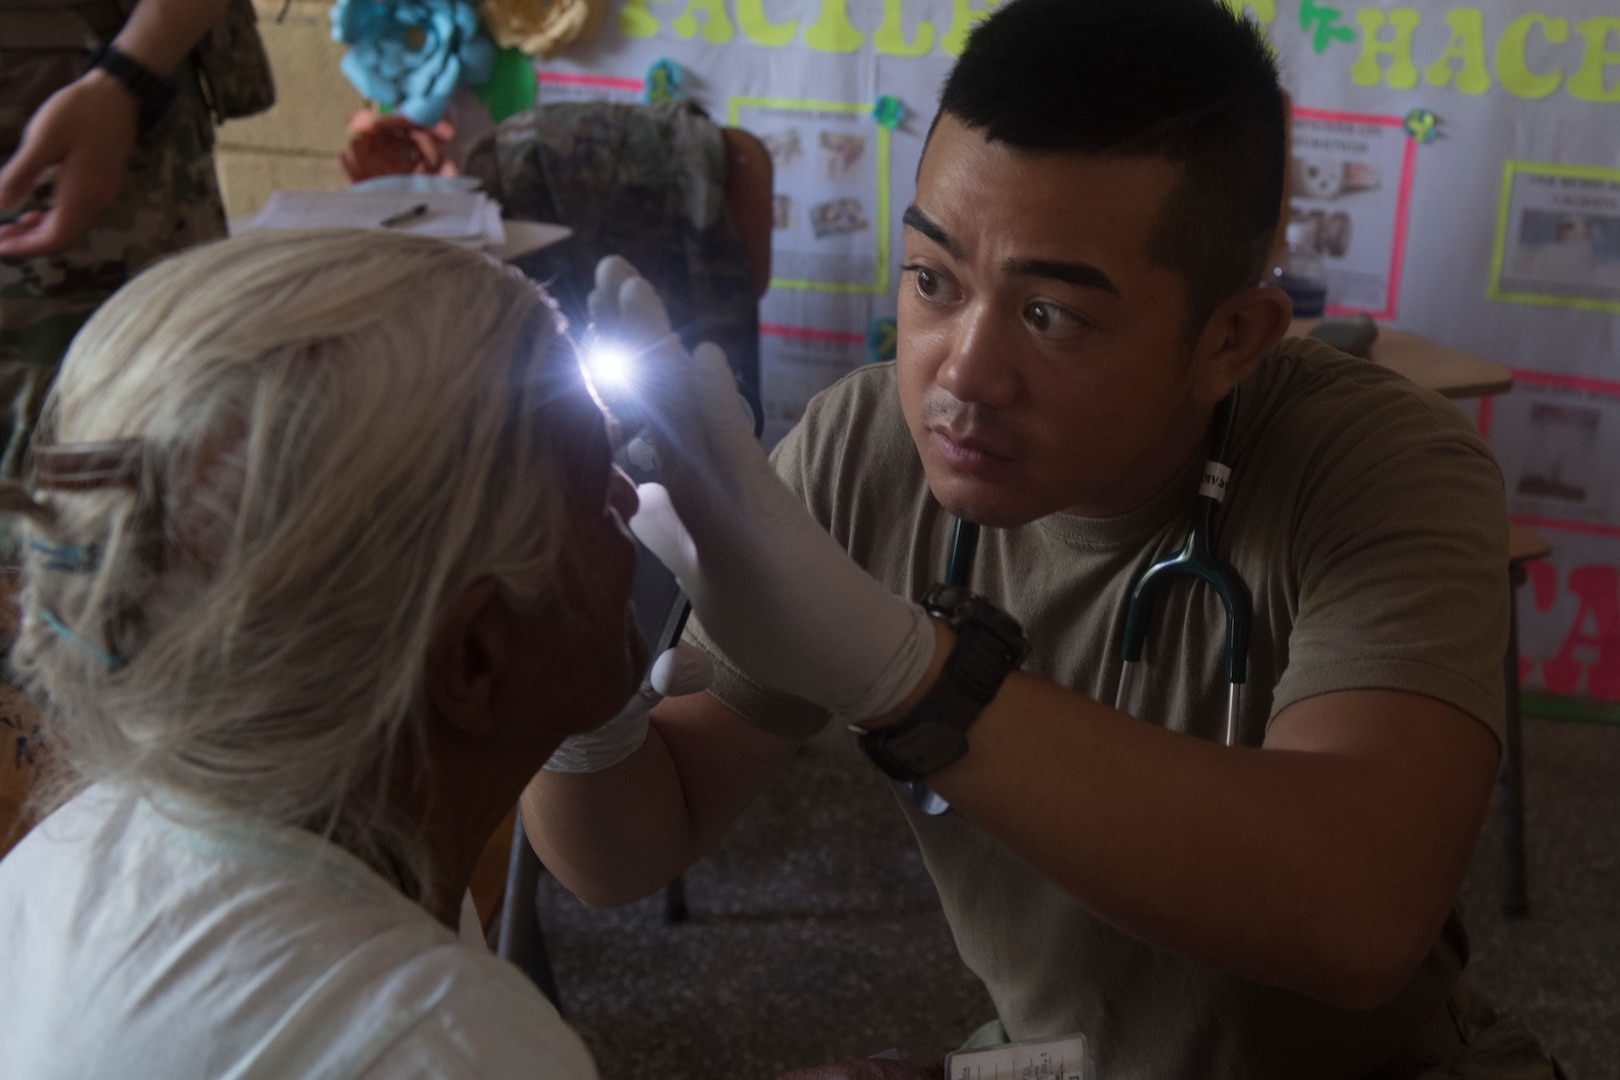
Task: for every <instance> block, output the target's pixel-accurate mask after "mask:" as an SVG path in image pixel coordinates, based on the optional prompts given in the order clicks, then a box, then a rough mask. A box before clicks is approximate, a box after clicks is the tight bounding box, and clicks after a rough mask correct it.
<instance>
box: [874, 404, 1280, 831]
mask: <svg viewBox="0 0 1620 1080" xmlns="http://www.w3.org/2000/svg"><path fill="white" fill-rule="evenodd" d="M1237 402H1238V392H1237V388H1236V387H1233V389H1232V391H1231V392H1230V393H1229V394H1227V395H1226V397H1225V398H1223V399H1222V400H1221V403H1220V404H1219V405H1217V406H1216V409H1215V417H1214V422H1213V424H1212V425H1211V427H1212V428H1213V430H1214V431H1215V432H1216V437H1215V442H1214V445H1213V447H1212V448H1211V453H1210V456H1209V459H1208V460H1207V461H1205V462H1204V475H1203V479H1202V480H1201V481H1200V482H1199V485H1198V496H1197V498H1196V499H1195V500H1194V503H1193V511H1192V524H1191V525H1190V527H1189V528H1188V529H1187V539H1186V541H1185V542H1184V543H1183V544H1182V545H1181V550H1180V551H1178V552H1177V553H1176V554H1174V555H1172V556H1170V557H1169V558H1166V559H1161V560H1159V561H1158V562H1156V563H1154V564H1153V565H1151V566H1149V567H1148V568H1147V569H1145V570H1143V571H1141V572H1140V573H1138V574H1137V575H1136V577H1135V578H1134V579H1133V580H1132V581H1131V584H1130V600H1129V603H1128V604H1127V605H1126V608H1125V627H1124V630H1123V632H1122V633H1121V635H1120V646H1119V652H1120V673H1119V687H1118V689H1117V690H1116V691H1115V694H1114V708H1116V709H1118V710H1120V711H1121V712H1128V711H1129V709H1128V708H1127V706H1128V704H1129V702H1130V698H1131V692H1132V691H1133V690H1134V688H1135V683H1136V674H1137V671H1138V668H1139V667H1141V666H1142V650H1143V648H1144V647H1145V646H1146V645H1147V635H1148V627H1149V624H1150V623H1151V622H1152V619H1153V607H1154V603H1155V602H1156V601H1157V600H1158V598H1159V595H1160V594H1161V593H1163V592H1164V590H1165V589H1166V587H1168V586H1169V585H1170V584H1171V583H1172V582H1174V581H1175V580H1176V579H1178V578H1185V577H1190V578H1194V579H1195V580H1197V581H1201V582H1203V583H1204V584H1206V585H1208V586H1209V587H1210V588H1211V589H1213V590H1214V591H1215V595H1216V596H1218V597H1220V600H1221V606H1222V607H1223V608H1225V609H1226V645H1225V650H1224V654H1223V658H1224V661H1225V667H1226V684H1227V688H1226V728H1225V731H1224V741H1225V743H1226V745H1227V746H1235V745H1237V725H1238V708H1239V705H1240V703H1241V696H1242V687H1243V683H1244V682H1245V681H1246V680H1247V678H1248V673H1249V629H1250V623H1251V621H1252V617H1253V616H1252V608H1251V603H1250V599H1249V587H1248V585H1246V584H1245V583H1244V581H1243V576H1242V575H1241V574H1239V573H1238V572H1237V571H1236V570H1235V569H1233V567H1232V566H1231V565H1230V564H1229V563H1227V562H1225V561H1223V560H1222V559H1221V558H1220V556H1218V555H1216V554H1215V541H1214V528H1215V526H1214V518H1215V508H1216V507H1217V506H1219V505H1220V504H1221V503H1222V502H1224V501H1225V499H1226V490H1227V487H1228V486H1229V485H1230V483H1231V480H1232V468H1231V466H1230V465H1228V464H1227V463H1226V459H1227V456H1228V454H1229V452H1230V450H1231V442H1232V427H1233V425H1234V423H1235V420H1236V417H1237ZM978 550H979V526H978V525H976V524H974V523H973V522H971V521H963V520H962V519H961V518H957V519H956V524H955V526H954V527H953V528H952V530H951V545H950V550H949V552H948V554H947V556H946V560H945V582H946V584H948V585H959V586H961V587H963V588H967V587H968V579H969V578H970V577H972V576H973V560H974V557H975V556H976V555H977V554H978ZM904 786H905V788H906V789H907V791H908V792H909V793H910V795H911V799H912V801H913V802H914V803H916V805H917V807H918V809H920V810H921V811H922V812H923V813H925V814H930V815H939V814H943V813H945V812H946V811H947V810H949V809H950V804H949V803H947V802H946V801H945V800H944V799H942V798H941V797H940V796H939V795H937V794H935V793H934V792H933V791H930V790H929V789H928V787H927V785H925V784H924V783H923V782H922V781H920V780H913V781H910V782H908V783H906V784H905V785H904Z"/></svg>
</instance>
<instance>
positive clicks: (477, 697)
mask: <svg viewBox="0 0 1620 1080" xmlns="http://www.w3.org/2000/svg"><path fill="white" fill-rule="evenodd" d="M511 629H512V628H511V612H510V611H509V610H508V608H507V606H506V603H505V601H504V600H502V599H501V595H500V590H499V588H498V586H497V585H496V583H495V580H494V579H493V578H479V579H478V580H476V581H474V582H473V583H472V584H470V585H468V586H467V588H466V589H465V590H463V592H462V594H461V596H460V597H458V598H457V599H456V602H455V603H454V604H452V605H450V610H449V611H448V612H447V613H446V614H445V616H444V619H443V621H442V622H440V624H439V628H438V630H437V631H436V632H435V633H434V635H433V640H432V642H431V643H430V644H429V645H428V652H427V663H426V671H425V681H426V690H427V699H428V704H429V706H430V707H431V708H432V710H433V712H434V714H435V715H437V716H438V717H439V718H440V719H442V720H444V721H445V722H447V723H449V724H450V726H452V727H454V728H457V729H459V730H460V731H462V732H463V733H465V734H467V735H473V736H483V735H487V734H489V733H490V731H491V730H492V729H493V728H494V726H495V716H494V702H495V695H496V687H497V685H498V684H499V683H500V681H501V679H502V677H503V676H504V674H505V672H506V668H507V665H508V663H509V662H510V659H511V653H510V648H509V643H510V641H511Z"/></svg>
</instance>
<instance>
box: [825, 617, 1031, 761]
mask: <svg viewBox="0 0 1620 1080" xmlns="http://www.w3.org/2000/svg"><path fill="white" fill-rule="evenodd" d="M922 606H923V610H925V611H927V612H928V614H929V615H932V616H934V617H935V618H939V619H943V620H944V621H945V622H946V623H947V624H948V625H949V626H950V627H951V629H952V630H954V631H955V632H956V644H955V645H954V646H953V647H952V649H951V655H950V656H949V657H947V658H946V661H945V666H944V669H943V670H942V671H941V672H940V674H939V677H938V678H937V679H936V680H935V681H934V685H933V686H931V687H929V688H928V691H927V693H925V694H924V695H923V697H922V699H921V700H920V701H918V702H917V704H916V705H915V706H913V707H912V709H911V711H910V712H908V713H907V714H906V715H905V716H904V717H902V718H901V719H900V720H898V721H896V722H895V723H893V724H890V725H888V726H886V727H882V728H878V729H877V730H876V731H866V730H865V729H863V728H860V727H858V726H856V727H855V728H854V730H855V731H856V732H857V733H859V734H860V736H861V747H862V749H864V750H865V751H866V755H867V757H869V758H871V759H872V761H873V763H874V764H876V765H877V766H878V768H880V769H882V770H883V771H884V772H885V773H887V774H888V775H890V776H892V777H894V778H895V779H896V780H904V781H913V780H920V779H921V778H923V777H925V776H927V775H929V774H930V773H934V772H938V771H939V770H940V769H943V768H944V767H945V766H947V765H950V764H952V763H953V762H955V761H957V760H958V759H960V758H961V757H962V756H963V755H964V754H966V753H967V750H968V741H967V730H968V728H969V727H971V726H972V725H973V722H974V721H975V720H977V719H978V718H979V713H980V712H982V711H983V710H984V707H985V706H986V705H988V704H990V702H991V701H993V700H994V699H995V696H996V694H997V693H998V692H999V691H1000V689H1001V684H1002V682H1003V681H1004V680H1005V679H1006V677H1007V675H1008V673H1010V672H1012V671H1014V670H1016V669H1017V668H1018V667H1019V665H1021V664H1022V663H1023V662H1024V659H1025V658H1026V657H1027V656H1028V655H1029V643H1028V642H1027V641H1026V640H1025V639H1024V634H1023V628H1022V627H1020V626H1019V625H1018V621H1017V620H1016V619H1014V618H1013V617H1012V616H1010V615H1008V614H1007V613H1006V612H1004V611H1002V610H1001V609H999V608H997V607H996V606H995V605H994V604H992V603H990V602H989V601H988V600H986V599H984V598H983V597H981V596H975V595H974V594H973V593H971V592H969V591H968V590H967V589H965V588H962V587H960V586H953V585H936V586H934V587H933V588H932V589H930V590H929V591H928V594H927V595H926V596H925V597H924V598H923V602H922Z"/></svg>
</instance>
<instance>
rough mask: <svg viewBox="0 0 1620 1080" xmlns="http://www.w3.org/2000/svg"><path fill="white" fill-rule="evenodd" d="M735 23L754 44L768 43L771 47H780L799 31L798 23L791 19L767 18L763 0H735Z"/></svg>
mask: <svg viewBox="0 0 1620 1080" xmlns="http://www.w3.org/2000/svg"><path fill="white" fill-rule="evenodd" d="M737 25H738V26H739V27H741V28H742V32H743V37H745V38H747V39H748V40H749V41H752V42H753V43H754V44H755V45H769V46H770V47H771V48H773V49H780V48H781V47H782V46H783V45H786V44H787V43H788V42H790V41H792V40H793V35H794V34H796V33H798V32H799V24H798V23H796V22H794V21H792V20H791V19H790V20H788V21H787V22H784V23H773V22H771V20H769V19H767V18H766V17H765V3H764V0H737Z"/></svg>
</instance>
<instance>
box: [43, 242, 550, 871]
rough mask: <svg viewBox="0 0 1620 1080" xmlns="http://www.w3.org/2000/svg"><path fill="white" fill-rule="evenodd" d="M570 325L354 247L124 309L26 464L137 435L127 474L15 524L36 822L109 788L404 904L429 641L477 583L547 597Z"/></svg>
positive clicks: (253, 264)
mask: <svg viewBox="0 0 1620 1080" xmlns="http://www.w3.org/2000/svg"><path fill="white" fill-rule="evenodd" d="M558 331H559V320H558V318H557V316H556V313H555V308H554V306H553V305H552V304H551V303H550V301H549V300H548V299H547V298H546V297H545V296H544V294H543V293H542V292H540V291H539V290H538V289H537V288H536V287H535V286H534V285H532V284H531V283H529V282H527V281H526V280H525V279H524V278H523V277H522V276H521V275H520V274H518V273H517V272H515V271H512V270H507V269H503V268H501V267H499V266H497V265H496V264H494V263H493V262H491V261H490V260H488V259H487V258H485V257H484V256H482V255H478V254H475V253H472V252H468V251H462V250H459V249H456V248H454V247H451V246H450V245H447V244H443V243H440V242H436V241H431V240H423V239H416V238H410V237H404V236H396V235H392V234H386V233H377V232H360V231H352V230H341V231H340V230H330V231H328V230H321V231H313V232H303V233H261V234H256V235H250V236H247V237H243V238H240V239H235V240H230V241H226V242H223V243H219V244H215V245H211V246H208V247H206V248H202V249H198V250H195V251H192V252H189V253H187V254H184V255H181V256H179V257H176V258H174V259H171V260H169V261H166V262H163V263H161V264H159V265H157V266H155V267H153V268H152V269H150V270H148V271H147V272H146V273H144V274H142V275H141V276H139V277H138V278H136V279H135V280H134V281H133V282H131V283H130V284H129V285H128V286H126V287H125V288H124V289H123V290H121V291H120V292H119V293H118V294H117V295H116V296H114V297H113V298H112V299H111V300H110V301H109V302H108V303H107V304H106V305H105V306H104V307H103V308H102V309H101V310H100V311H99V312H98V313H97V314H96V315H95V317H94V318H92V319H91V320H90V322H89V323H88V325H86V326H85V328H84V330H83V331H82V332H81V333H80V334H79V336H78V338H77V339H76V340H75V341H74V343H73V347H72V349H71V351H70V352H69V354H68V356H67V359H66V361H65V362H64V364H63V366H62V370H61V373H60V375H59V376H58V378H57V381H56V385H55V387H54V389H53V390H52V392H51V397H50V400H49V402H48V404H47V407H46V414H45V417H44V419H43V421H42V424H41V428H40V434H39V436H38V437H37V439H36V443H35V445H36V448H40V447H43V446H46V445H57V446H65V445H67V444H84V443H97V442H105V441H109V440H123V439H139V440H141V450H140V452H139V472H138V481H137V482H136V483H135V484H134V485H133V489H131V488H129V487H126V488H116V487H99V488H95V489H91V490H82V491H71V490H69V491H64V490H59V489H52V490H45V489H44V488H45V485H43V484H42V485H41V488H42V490H41V491H40V493H39V496H38V504H37V507H29V508H28V513H29V517H28V521H27V524H26V527H25V528H24V529H23V530H22V533H21V540H22V544H23V547H24V570H23V573H24V581H25V588H24V599H23V612H22V623H21V630H20V637H19V640H18V641H17V643H16V645H15V647H14V649H13V652H12V659H13V662H14V665H15V667H16V669H17V670H18V672H19V673H21V674H22V675H23V676H24V677H25V678H26V679H27V680H28V685H29V686H30V688H31V689H32V690H33V691H35V692H36V693H38V694H41V695H42V696H43V697H44V698H45V699H46V700H47V701H48V708H47V710H46V712H47V714H48V720H47V723H48V727H47V729H46V736H47V740H48V745H50V746H51V763H52V768H53V769H54V770H55V772H54V777H53V782H52V786H51V787H50V789H49V791H48V794H47V796H46V798H45V802H46V804H47V807H48V806H50V805H55V804H59V803H60V802H61V801H62V800H64V799H66V798H68V797H71V795H72V794H73V793H75V792H76V791H78V790H81V789H82V788H83V787H84V786H86V785H88V784H91V783H95V782H98V781H104V780H106V781H114V782H119V783H127V784H129V785H133V786H134V787H135V788H136V789H137V790H140V791H142V792H148V793H149V792H167V793H174V794H179V795H183V796H186V797H187V798H186V800H185V801H186V802H187V803H188V804H195V805H202V806H205V807H211V808H218V809H221V810H225V811H240V812H243V813H247V814H250V815H252V816H253V817H255V818H257V819H260V820H263V819H269V820H272V821H275V822H279V823H285V824H291V825H298V826H302V827H306V828H311V829H314V830H315V831H317V832H322V833H325V834H327V835H329V836H331V837H332V838H333V839H334V840H335V841H337V842H338V843H340V844H342V845H343V846H345V847H347V848H348V849H350V850H351V851H353V852H355V853H356V854H357V855H359V856H360V857H361V858H363V859H364V860H365V861H366V862H368V863H369V864H371V865H372V866H373V867H375V868H377V869H378V870H379V871H380V872H382V873H383V874H384V875H385V876H387V877H389V878H390V879H391V880H393V881H394V882H395V883H396V884H398V885H399V886H400V887H401V888H403V889H404V890H405V891H406V892H407V894H409V895H420V894H421V890H422V889H423V888H424V887H426V885H427V882H426V881H425V875H426V874H427V873H429V872H430V871H429V868H427V867H425V866H424V865H423V863H422V859H421V857H420V852H421V848H420V846H419V844H418V836H417V832H418V829H417V824H418V823H419V822H420V821H421V820H422V819H423V816H424V811H425V806H424V802H423V801H422V800H425V798H426V796H427V788H428V783H427V777H428V775H429V763H428V762H426V761H423V760H421V753H422V742H421V739H420V734H421V724H420V718H421V715H422V710H423V709H424V708H425V705H424V702H423V700H422V693H423V690H422V687H423V661H424V656H425V654H426V653H427V651H428V647H429V642H430V638H431V636H432V634H433V632H434V628H435V625H436V624H437V623H438V621H439V620H440V618H441V617H442V616H443V614H444V613H445V611H446V609H447V607H448V605H449V604H451V603H453V602H454V601H455V599H456V598H457V597H458V596H459V595H460V594H461V592H462V590H463V589H464V588H465V587H466V586H467V585H468V584H469V583H470V582H471V581H473V580H474V579H475V578H478V577H481V576H486V575H487V576H492V577H493V578H495V579H496V580H497V581H498V582H499V583H500V586H501V588H502V590H503V593H504V595H505V596H506V598H507V600H508V601H509V602H511V603H513V604H515V605H518V606H519V607H522V608H526V609H529V610H535V609H537V608H538V607H539V606H541V605H544V604H547V603H550V602H553V601H554V600H555V599H556V595H557V594H556V592H555V591H554V586H555V585H556V583H557V580H558V577H559V573H560V572H561V569H562V568H561V567H560V566H559V559H561V558H563V557H564V556H563V554H562V549H563V534H564V531H565V529H566V521H565V517H566V513H567V507H566V502H565V496H564V489H563V484H562V480H561V475H562V474H561V471H560V467H558V466H557V465H555V464H554V458H555V457H556V455H557V454H558V453H566V452H567V448H566V447H563V446H557V445H554V440H558V439H561V438H562V436H560V435H558V434H557V433H555V432H549V431H548V425H547V423H546V417H547V414H548V410H547V409H546V407H545V406H546V398H547V396H548V394H551V393H554V391H555V387H556V385H557V379H559V378H564V377H566V369H565V364H564V363H563V362H562V361H561V360H560V359H559V357H560V356H562V355H565V352H564V350H562V349H559V348H558V347H557V346H558V340H559V334H558ZM566 355H568V356H570V357H571V355H572V354H571V353H567V354H566ZM569 364H571V360H570V361H569ZM576 377H577V376H576ZM548 387H549V388H550V389H548ZM13 494H15V493H13ZM75 559H78V560H79V562H78V563H77V564H75ZM51 620H55V621H56V622H57V623H58V624H59V628H53V627H52V626H51V625H50V622H51ZM98 654H103V655H98ZM401 775H404V776H409V777H415V778H417V784H416V787H415V789H414V790H406V791H401V790H400V785H399V784H398V783H397V782H391V779H390V778H396V777H398V776H401ZM402 804H410V805H402Z"/></svg>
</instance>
